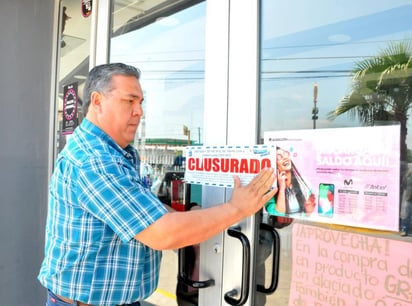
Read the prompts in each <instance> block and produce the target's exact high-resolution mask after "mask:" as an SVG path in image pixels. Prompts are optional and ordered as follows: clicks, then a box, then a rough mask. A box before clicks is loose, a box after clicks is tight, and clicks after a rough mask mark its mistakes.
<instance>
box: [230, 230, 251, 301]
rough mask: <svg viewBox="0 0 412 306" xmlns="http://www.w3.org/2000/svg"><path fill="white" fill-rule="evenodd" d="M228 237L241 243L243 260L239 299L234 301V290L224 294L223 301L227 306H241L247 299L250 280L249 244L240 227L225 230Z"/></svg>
mask: <svg viewBox="0 0 412 306" xmlns="http://www.w3.org/2000/svg"><path fill="white" fill-rule="evenodd" d="M227 233H228V235H229V236H232V237H234V238H237V239H239V240H240V242H241V243H242V250H243V259H242V284H241V288H240V297H239V299H235V298H234V297H233V296H235V295H237V294H238V292H237V290H236V289H233V290H230V291H229V292H226V293H225V301H226V303H228V304H229V305H243V304H245V303H246V301H247V299H248V297H249V279H250V243H249V240H248V239H247V237H246V235H244V234H243V233H242V232H241V231H240V227H232V228H229V229H228V230H227Z"/></svg>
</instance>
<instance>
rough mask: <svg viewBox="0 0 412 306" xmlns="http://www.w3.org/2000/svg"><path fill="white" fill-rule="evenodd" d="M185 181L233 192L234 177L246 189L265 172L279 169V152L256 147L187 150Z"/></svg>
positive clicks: (273, 149) (264, 146)
mask: <svg viewBox="0 0 412 306" xmlns="http://www.w3.org/2000/svg"><path fill="white" fill-rule="evenodd" d="M185 156H186V168H185V181H186V182H187V183H190V184H199V185H207V186H216V187H228V188H233V183H234V181H233V176H234V175H237V176H239V178H240V182H241V183H242V185H245V184H247V183H249V182H250V181H251V180H252V179H253V178H254V177H255V176H256V175H257V174H258V173H259V172H260V171H261V170H262V169H264V168H266V167H273V168H276V149H275V147H274V146H271V145H269V146H268V145H256V146H190V147H186V148H185Z"/></svg>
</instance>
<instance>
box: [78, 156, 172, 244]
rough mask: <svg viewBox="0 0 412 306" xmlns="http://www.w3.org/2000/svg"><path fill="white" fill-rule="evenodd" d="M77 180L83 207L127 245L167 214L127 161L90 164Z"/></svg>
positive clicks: (82, 169)
mask: <svg viewBox="0 0 412 306" xmlns="http://www.w3.org/2000/svg"><path fill="white" fill-rule="evenodd" d="M78 178H79V181H78V182H77V185H78V188H79V190H78V194H79V203H80V206H82V207H83V208H84V209H85V210H87V211H88V212H89V213H91V214H92V215H94V216H95V217H96V218H98V219H99V220H101V221H102V222H104V223H105V224H107V225H108V226H109V227H110V228H111V229H112V230H113V231H114V232H115V233H116V234H117V235H118V236H119V237H120V239H121V240H122V241H124V242H127V241H130V240H131V239H132V238H133V237H134V236H135V235H136V234H138V233H139V232H140V231H142V230H144V229H145V228H146V227H148V226H149V225H151V224H152V223H153V222H155V221H156V220H157V219H159V218H160V217H161V216H163V215H164V214H165V213H166V212H167V210H166V208H165V207H164V205H163V203H161V202H160V200H159V199H158V198H157V197H156V196H155V195H154V194H153V193H152V192H151V191H150V189H149V188H146V187H144V186H143V184H142V183H141V181H140V178H139V175H138V173H137V172H136V169H134V168H133V167H132V166H131V165H128V163H127V161H126V162H125V161H123V160H121V159H120V160H116V161H112V160H109V161H102V160H97V159H96V160H90V161H89V162H88V163H87V165H85V166H83V167H82V168H81V170H80V172H79V176H78Z"/></svg>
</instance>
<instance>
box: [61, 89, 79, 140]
mask: <svg viewBox="0 0 412 306" xmlns="http://www.w3.org/2000/svg"><path fill="white" fill-rule="evenodd" d="M77 102H78V101H77V82H76V83H73V84H69V85H66V86H64V94H63V129H62V134H63V135H69V134H72V133H73V131H74V129H75V128H76V126H77Z"/></svg>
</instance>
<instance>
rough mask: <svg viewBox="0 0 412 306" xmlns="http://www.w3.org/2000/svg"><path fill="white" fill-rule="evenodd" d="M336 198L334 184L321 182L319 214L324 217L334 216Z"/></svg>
mask: <svg viewBox="0 0 412 306" xmlns="http://www.w3.org/2000/svg"><path fill="white" fill-rule="evenodd" d="M334 199H335V185H334V184H326V183H320V184H319V201H318V214H319V216H323V217H332V216H333V206H334Z"/></svg>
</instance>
